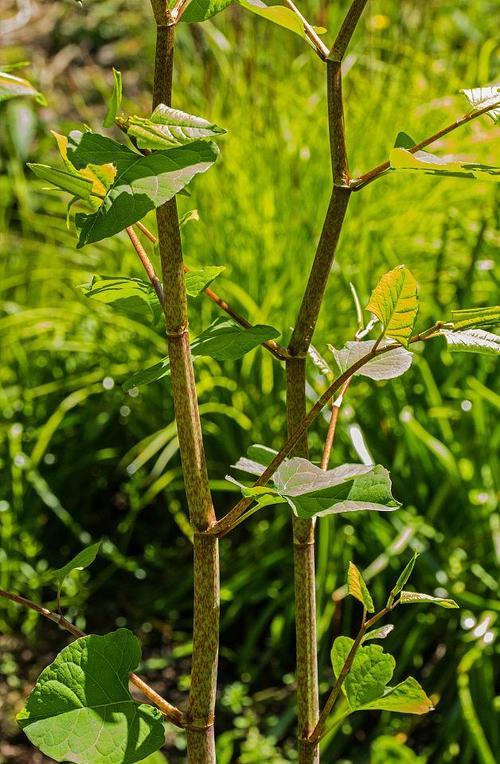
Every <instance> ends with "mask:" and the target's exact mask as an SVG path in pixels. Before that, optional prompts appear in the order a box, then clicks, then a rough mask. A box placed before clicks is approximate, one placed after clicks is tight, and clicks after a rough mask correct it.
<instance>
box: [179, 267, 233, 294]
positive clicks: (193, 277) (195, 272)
mask: <svg viewBox="0 0 500 764" xmlns="http://www.w3.org/2000/svg"><path fill="white" fill-rule="evenodd" d="M224 270H225V266H224V265H207V266H205V267H204V268H192V269H191V270H190V271H188V272H187V273H186V275H185V277H184V281H185V284H186V292H187V294H188V295H189V296H190V297H198V295H199V294H201V293H202V292H203V291H204V290H205V289H206V288H207V287H208V286H210V284H211V283H212V281H214V280H215V279H216V278H217V276H219V275H220V274H221V273H222V271H224Z"/></svg>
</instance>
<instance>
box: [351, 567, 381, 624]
mask: <svg viewBox="0 0 500 764" xmlns="http://www.w3.org/2000/svg"><path fill="white" fill-rule="evenodd" d="M347 591H348V593H349V594H350V595H351V596H352V597H354V598H355V599H357V600H358V602H361V604H362V605H363V607H364V608H366V610H367V612H368V613H374V612H375V606H374V604H373V600H372V598H371V595H370V592H369V591H368V587H367V586H366V584H365V582H364V580H363V576H362V575H361V572H360V571H359V570H358V568H357V567H356V565H354V563H353V562H349V571H348V573H347Z"/></svg>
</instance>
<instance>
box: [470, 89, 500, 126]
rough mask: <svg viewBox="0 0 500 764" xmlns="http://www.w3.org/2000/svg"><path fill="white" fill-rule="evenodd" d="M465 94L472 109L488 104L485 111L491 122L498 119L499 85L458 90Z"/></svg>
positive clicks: (499, 111)
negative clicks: (487, 109)
mask: <svg viewBox="0 0 500 764" xmlns="http://www.w3.org/2000/svg"><path fill="white" fill-rule="evenodd" d="M460 92H461V93H463V94H464V95H465V97H466V98H467V100H468V102H469V103H470V105H471V106H472V108H473V109H484V108H485V107H487V106H490V107H491V108H490V110H489V111H488V112H486V113H487V114H488V116H489V117H491V119H492V120H493V122H498V120H499V119H500V85H499V84H495V85H487V86H486V87H482V88H470V89H464V90H461V91H460Z"/></svg>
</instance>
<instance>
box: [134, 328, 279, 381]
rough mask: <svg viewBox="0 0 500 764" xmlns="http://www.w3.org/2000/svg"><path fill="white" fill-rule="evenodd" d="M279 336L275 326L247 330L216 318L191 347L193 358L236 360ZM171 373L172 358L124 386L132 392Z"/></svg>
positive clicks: (138, 374)
mask: <svg viewBox="0 0 500 764" xmlns="http://www.w3.org/2000/svg"><path fill="white" fill-rule="evenodd" d="M275 337H279V332H278V331H277V330H276V329H274V328H273V327H272V326H261V325H257V326H252V327H251V328H250V329H245V328H244V327H243V326H240V324H237V323H236V321H233V320H232V319H227V318H218V319H216V320H215V321H214V322H213V323H212V324H210V326H209V327H208V329H205V331H204V332H202V333H201V334H200V335H199V336H198V337H197V338H196V339H195V340H193V342H192V344H191V353H192V356H193V358H197V357H200V356H210V357H211V358H215V360H217V361H235V360H237V359H238V358H242V357H243V356H244V355H245V354H246V353H249V352H250V351H251V350H253V349H254V348H256V347H257V346H258V345H261V344H262V343H263V342H265V341H266V340H269V339H274V338H275ZM169 374H170V363H169V360H168V358H163V359H162V360H161V361H160V362H159V363H157V364H155V365H154V366H150V367H149V368H148V369H142V370H141V371H138V372H137V373H136V374H133V375H132V376H131V377H130V378H129V379H127V380H126V382H125V383H124V389H125V390H130V388H131V387H135V386H137V385H146V384H149V383H150V382H154V381H156V380H157V379H162V378H163V377H166V376H168V375H169Z"/></svg>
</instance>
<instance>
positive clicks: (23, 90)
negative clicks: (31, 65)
mask: <svg viewBox="0 0 500 764" xmlns="http://www.w3.org/2000/svg"><path fill="white" fill-rule="evenodd" d="M22 96H31V97H33V98H34V99H35V101H36V102H37V103H39V104H40V105H41V106H45V105H46V104H47V101H46V100H45V98H44V96H43V95H42V94H41V93H40V92H39V91H38V90H37V89H36V88H35V87H33V85H32V84H31V82H28V80H25V79H23V78H22V77H17V76H16V75H15V74H7V72H0V103H2V101H10V99H11V98H20V97H22Z"/></svg>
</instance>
